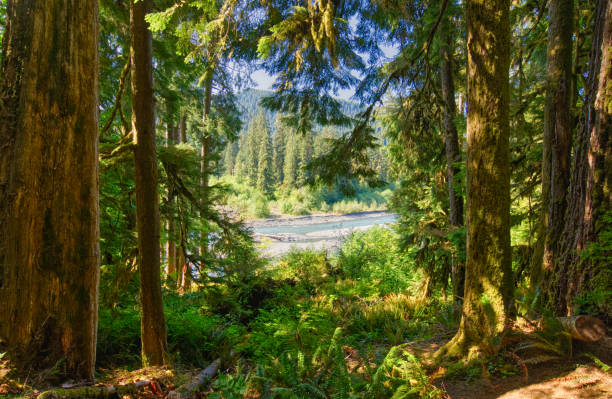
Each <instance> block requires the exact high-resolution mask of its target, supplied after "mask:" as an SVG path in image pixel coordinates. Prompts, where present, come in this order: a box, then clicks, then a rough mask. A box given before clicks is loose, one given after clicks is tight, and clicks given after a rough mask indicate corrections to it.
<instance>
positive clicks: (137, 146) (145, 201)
mask: <svg viewBox="0 0 612 399" xmlns="http://www.w3.org/2000/svg"><path fill="white" fill-rule="evenodd" d="M151 5H152V2H151V0H140V1H136V0H131V2H130V27H131V31H130V38H131V48H130V54H131V62H132V67H131V71H132V93H133V100H132V131H133V134H134V181H135V191H136V215H137V229H138V265H139V270H140V306H141V313H142V315H141V341H142V363H143V366H150V365H162V364H167V363H168V362H169V357H168V347H167V343H166V322H165V319H164V308H163V304H162V296H161V276H160V242H159V236H160V220H159V197H158V193H157V156H156V149H155V115H154V105H155V98H154V94H153V50H152V48H153V39H152V35H151V32H150V31H149V29H148V27H147V23H146V22H145V15H146V14H147V12H148V11H149V10H150V9H151Z"/></svg>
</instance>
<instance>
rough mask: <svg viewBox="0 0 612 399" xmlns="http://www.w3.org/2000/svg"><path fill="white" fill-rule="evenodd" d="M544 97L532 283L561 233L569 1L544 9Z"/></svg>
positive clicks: (544, 276) (544, 272)
mask: <svg viewBox="0 0 612 399" xmlns="http://www.w3.org/2000/svg"><path fill="white" fill-rule="evenodd" d="M548 13H549V27H548V47H547V55H546V75H547V93H548V94H547V99H546V105H545V108H544V138H543V148H542V219H541V227H540V236H539V237H538V240H540V241H541V242H539V243H538V244H536V251H535V253H534V260H533V262H532V265H531V266H532V279H531V280H532V281H531V282H532V284H533V285H540V284H541V282H542V281H543V280H544V281H547V280H548V279H549V277H550V273H551V272H552V268H553V262H554V259H555V258H557V257H559V248H558V244H559V242H560V238H561V234H562V232H563V225H564V217H565V211H566V209H567V190H568V187H569V177H570V147H571V143H572V113H571V108H572V107H571V101H572V33H573V19H574V0H552V1H551V2H550V5H549V9H548Z"/></svg>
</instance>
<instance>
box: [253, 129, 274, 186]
mask: <svg viewBox="0 0 612 399" xmlns="http://www.w3.org/2000/svg"><path fill="white" fill-rule="evenodd" d="M257 188H258V189H260V190H261V191H262V192H263V193H264V194H266V195H268V196H269V195H271V194H272V190H273V177H272V156H271V154H270V136H269V135H268V130H267V129H264V130H263V131H262V132H260V139H259V152H258V155H257Z"/></svg>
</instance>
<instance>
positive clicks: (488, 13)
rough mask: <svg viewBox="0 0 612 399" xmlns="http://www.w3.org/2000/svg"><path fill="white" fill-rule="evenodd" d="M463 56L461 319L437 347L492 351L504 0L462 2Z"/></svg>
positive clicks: (507, 281) (498, 279)
mask: <svg viewBox="0 0 612 399" xmlns="http://www.w3.org/2000/svg"><path fill="white" fill-rule="evenodd" d="M465 9H466V26H467V51H468V68H467V72H468V126H467V135H468V137H467V140H468V147H467V221H466V225H467V259H466V265H465V268H466V277H465V296H464V302H463V309H462V314H463V316H462V319H461V325H460V327H459V331H458V332H457V334H456V335H455V337H454V338H453V339H452V340H451V341H450V342H449V343H448V344H447V345H446V346H445V347H443V348H442V350H441V353H447V354H450V355H472V356H473V355H474V354H475V352H477V351H479V350H480V351H485V352H487V353H495V352H497V351H498V350H499V339H500V337H501V334H502V333H503V332H504V331H505V329H506V328H507V323H508V313H507V309H508V306H509V301H510V295H511V289H512V276H511V252H510V160H509V95H510V92H509V80H508V68H509V63H510V26H509V25H510V18H509V12H510V4H509V1H508V0H468V1H467V2H466V3H465Z"/></svg>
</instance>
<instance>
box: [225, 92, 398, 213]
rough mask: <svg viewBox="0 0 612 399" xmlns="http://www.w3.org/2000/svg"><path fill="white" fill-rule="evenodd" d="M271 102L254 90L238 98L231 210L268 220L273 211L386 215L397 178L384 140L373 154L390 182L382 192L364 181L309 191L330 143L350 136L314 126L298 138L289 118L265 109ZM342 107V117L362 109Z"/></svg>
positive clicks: (229, 159) (228, 151)
mask: <svg viewBox="0 0 612 399" xmlns="http://www.w3.org/2000/svg"><path fill="white" fill-rule="evenodd" d="M271 96H273V93H272V92H266V91H262V90H254V89H248V90H245V91H242V92H241V93H240V94H239V95H238V96H237V98H236V100H237V104H238V109H239V110H240V111H241V115H242V120H243V129H242V131H241V132H240V133H239V135H238V139H237V140H236V141H234V142H230V143H228V144H227V146H226V147H225V150H224V151H223V155H222V168H221V173H222V174H223V175H224V176H227V178H224V179H223V180H222V181H223V182H225V183H230V185H231V187H232V191H233V195H232V196H230V198H229V199H228V201H229V204H230V205H231V206H233V207H235V208H237V209H239V210H240V211H241V212H243V213H245V214H247V215H249V216H252V217H266V216H268V215H269V214H270V205H272V207H273V208H275V211H276V212H279V213H284V214H293V215H302V214H307V213H309V212H311V211H334V212H341V213H343V212H344V213H346V212H358V211H364V210H374V209H386V207H387V201H388V199H390V194H391V191H390V189H391V188H392V187H393V184H392V183H393V178H392V176H391V173H390V167H391V165H390V161H389V158H388V155H387V148H386V146H385V143H386V141H385V139H384V137H382V135H380V134H379V137H378V138H377V140H378V141H379V146H378V147H376V148H372V149H370V150H369V151H368V156H369V159H370V162H371V165H372V167H373V169H374V170H375V171H376V173H377V174H378V176H379V178H380V179H381V180H382V181H384V183H383V185H382V188H380V189H378V190H377V189H372V188H370V187H368V186H367V185H366V184H363V183H360V182H359V181H358V179H353V181H350V182H346V183H345V184H343V185H342V186H341V187H340V186H339V185H337V184H336V185H331V186H326V187H318V188H312V189H311V188H308V187H306V185H307V183H308V182H309V181H314V176H313V174H312V172H311V171H310V170H308V165H309V164H310V163H311V161H312V160H313V159H316V158H319V157H325V156H326V154H327V151H329V149H330V140H334V139H338V138H340V137H341V136H342V135H343V134H348V133H349V132H348V130H347V129H342V128H339V127H333V126H313V131H312V132H307V133H306V134H302V133H298V132H297V129H295V127H293V126H291V123H290V122H288V121H287V117H288V116H287V115H286V114H283V113H281V112H273V111H266V110H265V109H264V108H262V107H261V105H260V102H261V100H262V99H263V98H266V97H271ZM339 103H340V105H341V108H342V112H344V113H345V114H347V115H350V116H353V117H354V116H356V115H357V113H358V111H359V106H358V105H357V104H355V103H351V102H348V101H343V100H339ZM342 189H344V190H342ZM383 193H384V195H383ZM245 197H248V198H245ZM270 201H272V202H271V203H270Z"/></svg>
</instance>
